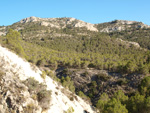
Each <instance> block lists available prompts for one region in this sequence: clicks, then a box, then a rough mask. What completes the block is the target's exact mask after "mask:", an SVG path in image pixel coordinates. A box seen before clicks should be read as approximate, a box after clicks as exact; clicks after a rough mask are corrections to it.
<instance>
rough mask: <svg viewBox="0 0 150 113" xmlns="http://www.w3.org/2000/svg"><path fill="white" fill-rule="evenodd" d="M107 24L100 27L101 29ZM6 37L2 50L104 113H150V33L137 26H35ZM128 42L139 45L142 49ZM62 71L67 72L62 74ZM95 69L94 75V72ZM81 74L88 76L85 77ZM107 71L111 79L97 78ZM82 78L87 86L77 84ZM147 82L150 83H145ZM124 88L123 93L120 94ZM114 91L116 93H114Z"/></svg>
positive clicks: (22, 27) (19, 27) (15, 26)
mask: <svg viewBox="0 0 150 113" xmlns="http://www.w3.org/2000/svg"><path fill="white" fill-rule="evenodd" d="M107 24H108V23H107ZM107 24H106V23H105V24H104V26H102V25H100V26H99V29H100V28H102V27H106V26H107ZM111 24H113V25H114V23H111ZM124 27H125V25H124ZM13 29H14V30H13ZM2 31H3V32H4V29H3V30H2ZM5 31H6V32H7V34H6V35H4V36H1V37H0V43H1V45H3V46H5V47H7V48H9V49H11V50H12V51H14V52H16V53H17V54H18V55H20V56H22V57H24V58H25V59H27V60H28V61H29V62H31V63H33V64H36V65H37V66H39V67H41V68H43V69H45V70H46V71H45V73H46V74H48V75H49V76H51V77H52V78H53V79H55V80H57V81H58V82H60V83H62V84H63V85H64V87H66V88H68V89H70V90H71V91H72V92H75V93H77V94H78V95H79V96H81V97H82V98H84V99H86V100H91V101H92V103H93V105H95V106H96V107H97V108H98V109H99V110H100V111H101V112H104V113H127V112H129V113H140V112H144V113H148V112H147V111H149V109H150V108H149V103H148V101H149V85H148V82H149V74H150V51H149V42H150V39H149V33H150V30H149V29H148V28H137V27H135V28H134V25H133V26H131V27H130V28H128V29H125V30H121V31H115V32H108V33H104V32H103V33H101V32H97V31H90V30H88V29H87V28H86V27H74V26H73V24H67V25H66V27H61V28H56V27H52V26H44V25H41V24H40V23H39V22H29V23H15V24H13V25H11V26H7V27H6V29H5ZM118 38H121V39H123V40H126V41H123V40H118ZM128 41H135V42H138V43H139V44H140V46H141V47H137V46H136V45H134V44H132V43H129V42H128ZM59 69H61V71H60V72H59V74H58V73H57V72H58V70H59ZM92 69H93V73H92V72H90V71H91V70H92ZM49 70H54V71H56V75H52V74H51V73H50V72H49ZM80 70H81V71H83V70H84V72H83V73H80V72H79V71H80ZM94 70H96V71H95V72H94ZM101 70H105V71H106V72H107V73H108V75H107V74H102V73H96V72H99V71H101ZM91 73H92V74H91ZM76 74H77V75H78V76H80V77H79V78H78V79H79V80H78V81H85V83H86V84H85V85H83V84H82V83H80V84H75V82H76V81H74V80H76V79H75V77H73V76H74V75H76ZM145 76H148V77H146V78H144V79H143V80H142V78H143V77H145ZM80 79H81V80H80ZM84 79H85V80H84ZM133 81H134V83H132V82H133ZM136 81H137V82H136ZM141 81H142V82H141ZM76 83H78V82H76ZM128 85H129V87H128V88H127V86H128ZM86 87H88V88H86ZM118 87H119V88H122V90H123V92H121V91H118V89H119V88H118ZM111 88H112V90H113V91H112V92H110V90H108V89H111ZM130 88H131V89H130ZM105 89H107V90H105ZM127 90H130V91H131V92H129V91H127ZM132 90H133V91H132ZM114 92H115V93H114Z"/></svg>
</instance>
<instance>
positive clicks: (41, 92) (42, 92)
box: [24, 78, 51, 110]
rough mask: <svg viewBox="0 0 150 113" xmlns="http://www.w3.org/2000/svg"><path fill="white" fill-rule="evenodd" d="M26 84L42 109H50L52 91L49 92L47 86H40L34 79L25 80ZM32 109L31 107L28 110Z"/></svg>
mask: <svg viewBox="0 0 150 113" xmlns="http://www.w3.org/2000/svg"><path fill="white" fill-rule="evenodd" d="M24 83H25V85H27V86H28V88H29V89H28V90H29V92H30V94H31V96H32V98H33V99H37V100H38V102H39V105H40V106H41V107H42V109H43V110H45V109H48V108H49V107H50V106H49V105H50V100H51V91H49V90H47V89H46V86H45V85H43V84H40V83H39V82H38V81H36V80H34V78H29V79H27V80H25V81H24ZM30 108H31V107H30V106H29V107H28V108H27V109H29V110H30Z"/></svg>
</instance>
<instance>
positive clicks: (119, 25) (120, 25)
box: [96, 20, 150, 33]
mask: <svg viewBox="0 0 150 113" xmlns="http://www.w3.org/2000/svg"><path fill="white" fill-rule="evenodd" d="M96 26H97V29H98V30H99V31H100V32H107V33H109V32H115V31H124V30H127V29H129V28H146V29H147V28H150V26H148V25H146V24H143V23H142V22H137V21H127V20H114V21H112V22H106V23H101V24H97V25H96Z"/></svg>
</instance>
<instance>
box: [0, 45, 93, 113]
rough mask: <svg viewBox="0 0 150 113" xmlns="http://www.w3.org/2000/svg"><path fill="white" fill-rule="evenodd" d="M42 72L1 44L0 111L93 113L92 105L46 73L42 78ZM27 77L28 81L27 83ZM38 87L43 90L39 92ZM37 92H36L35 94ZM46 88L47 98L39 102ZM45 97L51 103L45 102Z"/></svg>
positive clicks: (1, 112)
mask: <svg viewBox="0 0 150 113" xmlns="http://www.w3.org/2000/svg"><path fill="white" fill-rule="evenodd" d="M41 74H42V72H41V71H40V70H39V69H38V68H37V67H35V66H31V64H29V63H28V62H26V61H25V60H23V59H22V58H20V57H18V56H17V55H15V54H14V53H12V52H10V51H9V50H7V49H5V48H3V47H1V46H0V113H5V112H15V113H16V112H17V113H28V112H29V111H30V112H33V113H41V112H45V113H63V112H65V111H68V110H70V109H71V110H74V112H75V113H84V112H85V111H88V112H90V113H95V111H94V110H93V109H92V108H91V106H90V105H89V104H87V103H85V102H84V101H83V100H82V99H81V98H80V97H78V96H76V95H75V94H72V93H71V92H70V91H68V90H66V89H64V88H63V87H62V86H60V85H58V84H57V83H56V82H55V81H53V80H52V79H51V78H50V77H48V76H46V78H45V79H43V78H41ZM29 79H31V81H30V82H28V83H26V81H28V80H29ZM32 79H34V81H35V82H33V80H32ZM35 83H36V85H35ZM29 86H30V87H29ZM31 86H32V87H31ZM37 86H38V87H37ZM44 87H45V89H43V88H44ZM33 89H36V90H33ZM41 89H43V90H41ZM39 90H41V91H43V92H40V93H39ZM36 91H37V92H38V93H37V95H35V94H36ZM45 91H50V92H51V94H50V98H46V99H44V100H42V102H41V98H43V96H42V95H43V93H44V92H45ZM41 94H42V95H41ZM44 94H45V93H44ZM47 96H48V97H49V95H47ZM44 97H45V95H44ZM70 98H72V99H70ZM47 100H50V102H48V103H47ZM45 102H46V104H44V103H45ZM43 104H44V106H45V105H46V106H48V107H47V108H48V109H44V108H43V107H44V106H42V105H43Z"/></svg>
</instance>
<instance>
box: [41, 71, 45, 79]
mask: <svg viewBox="0 0 150 113" xmlns="http://www.w3.org/2000/svg"><path fill="white" fill-rule="evenodd" d="M41 77H42V78H43V79H46V73H45V71H42V74H41Z"/></svg>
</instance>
